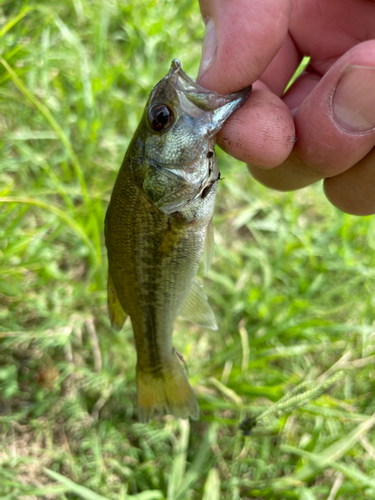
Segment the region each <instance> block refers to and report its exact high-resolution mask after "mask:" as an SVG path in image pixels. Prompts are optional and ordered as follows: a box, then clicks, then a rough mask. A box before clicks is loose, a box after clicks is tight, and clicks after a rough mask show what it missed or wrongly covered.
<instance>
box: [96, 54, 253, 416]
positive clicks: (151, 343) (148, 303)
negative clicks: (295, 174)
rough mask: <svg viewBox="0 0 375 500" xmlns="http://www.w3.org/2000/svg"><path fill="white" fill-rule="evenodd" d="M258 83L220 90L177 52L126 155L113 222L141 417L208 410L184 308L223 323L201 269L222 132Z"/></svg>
mask: <svg viewBox="0 0 375 500" xmlns="http://www.w3.org/2000/svg"><path fill="white" fill-rule="evenodd" d="M249 93H250V88H248V89H245V90H243V91H240V92H237V93H235V94H231V95H226V96H223V95H218V94H217V93H216V92H212V91H208V90H206V89H204V88H203V87H201V86H199V85H198V84H197V83H196V82H195V81H194V80H192V79H191V78H189V77H188V76H187V75H186V74H185V73H184V71H183V70H182V66H181V63H180V62H179V61H178V60H177V59H175V60H174V61H173V62H172V66H171V69H170V71H169V72H168V74H167V76H165V77H164V78H163V79H162V80H161V81H160V82H159V83H158V84H157V85H156V86H155V87H154V88H153V90H152V92H151V94H150V96H149V99H148V101H147V104H146V108H145V111H144V113H143V116H142V119H141V121H140V124H139V126H138V128H137V130H136V132H135V134H134V137H133V139H132V141H131V143H130V145H129V147H128V150H127V152H126V154H125V158H124V161H123V163H122V166H121V169H120V171H119V174H118V177H117V180H116V183H115V186H114V188H113V192H112V197H111V201H110V204H109V207H108V210H107V214H106V220H105V242H106V246H107V249H108V267H109V269H108V306H109V315H110V319H111V323H112V326H113V327H114V328H116V329H121V327H122V325H123V324H124V322H125V320H126V316H127V315H129V316H130V318H131V322H132V326H133V331H134V337H135V343H136V349H137V389H138V415H139V419H140V420H141V421H143V422H144V421H148V420H149V419H150V418H151V417H152V416H153V414H154V412H155V411H157V412H160V413H171V414H173V415H175V416H177V417H184V418H186V417H188V416H190V417H191V418H193V419H198V418H199V407H198V403H197V400H196V397H195V395H194V392H193V390H192V389H191V387H190V385H189V383H188V381H187V378H186V375H185V372H184V369H183V366H182V364H181V362H180V361H181V360H182V359H181V358H182V357H181V356H180V355H178V353H177V352H176V351H175V349H174V348H173V344H172V332H173V324H174V321H175V318H176V316H177V315H180V316H182V317H186V318H187V319H189V320H191V321H193V322H195V323H197V324H199V325H202V326H206V327H208V328H213V329H217V324H216V320H215V316H214V314H213V312H212V310H211V308H210V306H209V304H208V301H207V297H206V296H205V294H204V293H203V291H202V289H201V286H200V284H199V282H198V280H196V278H195V275H196V273H197V270H198V265H199V262H200V260H201V256H202V253H203V250H204V247H205V252H204V264H205V267H206V269H207V268H209V266H210V263H211V259H212V255H213V245H214V242H213V229H212V214H213V210H214V203H215V195H216V187H217V182H218V180H219V178H220V173H219V167H218V163H217V159H216V155H215V142H216V138H215V136H216V134H217V132H218V131H219V130H220V129H221V128H222V126H223V124H224V122H225V120H226V119H227V118H228V117H229V116H230V115H231V114H232V113H233V111H235V110H236V109H237V108H238V107H239V106H240V105H241V104H242V103H243V102H244V100H245V99H246V98H247V96H248V95H249Z"/></svg>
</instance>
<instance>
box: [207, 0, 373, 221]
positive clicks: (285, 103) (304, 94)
mask: <svg viewBox="0 0 375 500" xmlns="http://www.w3.org/2000/svg"><path fill="white" fill-rule="evenodd" d="M199 1H200V7H201V12H202V16H203V19H204V21H205V24H206V35H205V40H204V44H203V53H202V61H201V66H200V70H199V74H198V82H199V83H200V84H201V85H202V86H204V87H206V88H209V89H213V90H216V91H217V92H220V93H222V94H228V93H230V92H235V91H237V90H239V89H241V88H244V87H246V86H248V85H250V84H251V83H253V92H252V94H251V96H250V98H249V99H248V100H247V101H246V103H245V104H244V105H243V106H242V107H241V108H240V109H239V110H238V111H237V112H236V113H235V114H234V115H233V116H232V117H231V118H230V119H229V120H228V122H227V123H226V125H225V127H224V128H223V129H222V131H221V132H220V134H219V137H218V143H219V145H220V146H221V147H222V148H223V149H224V150H225V151H226V152H227V153H229V154H231V155H232V156H234V157H235V158H238V159H240V160H242V161H244V162H246V163H247V164H248V168H249V171H250V173H251V174H252V175H253V177H254V178H255V179H257V180H258V181H260V182H261V183H263V184H265V185H266V186H269V187H271V188H274V189H278V190H281V191H288V190H294V189H299V188H302V187H304V186H307V185H309V184H312V183H314V182H317V181H320V180H321V179H324V191H325V194H326V196H327V198H328V199H329V201H330V202H331V203H332V204H333V205H335V206H336V207H338V208H340V209H341V210H343V211H344V212H347V213H350V214H354V215H370V214H374V213H375V2H374V0H330V1H329V2H322V1H321V0H262V1H261V2H259V0H199ZM304 55H309V56H310V57H311V61H310V65H309V67H308V69H307V71H306V72H304V74H303V75H302V76H301V77H300V78H299V79H298V80H297V81H296V82H295V83H294V85H293V86H292V87H291V88H290V90H288V92H287V93H286V94H285V95H283V91H284V89H285V87H286V85H287V83H288V81H289V80H290V78H291V77H292V75H293V74H294V72H295V70H296V68H297V67H298V65H299V63H300V61H301V59H302V57H303V56H304ZM254 82H255V83H254Z"/></svg>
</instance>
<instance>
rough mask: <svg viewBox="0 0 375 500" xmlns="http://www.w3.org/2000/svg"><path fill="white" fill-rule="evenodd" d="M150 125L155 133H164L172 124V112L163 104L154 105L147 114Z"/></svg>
mask: <svg viewBox="0 0 375 500" xmlns="http://www.w3.org/2000/svg"><path fill="white" fill-rule="evenodd" d="M148 116H149V119H150V125H151V128H152V129H153V130H156V131H157V132H164V131H165V130H167V129H168V128H169V127H170V126H171V125H172V122H173V111H172V110H171V109H170V108H169V107H168V106H166V105H165V104H155V106H152V108H151V109H150V111H149V113H148Z"/></svg>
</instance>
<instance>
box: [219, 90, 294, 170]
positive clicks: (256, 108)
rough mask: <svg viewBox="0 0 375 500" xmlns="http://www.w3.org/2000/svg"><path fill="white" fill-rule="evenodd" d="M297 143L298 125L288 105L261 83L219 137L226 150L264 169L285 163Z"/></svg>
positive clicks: (227, 123) (220, 143)
mask: <svg viewBox="0 0 375 500" xmlns="http://www.w3.org/2000/svg"><path fill="white" fill-rule="evenodd" d="M294 141H295V134H294V123H293V118H292V116H291V114H290V112H289V110H288V108H287V106H286V105H285V104H284V103H283V101H282V100H281V99H280V98H279V97H277V96H276V95H275V94H273V93H272V92H271V91H270V90H268V89H267V87H266V86H265V85H263V84H262V83H260V82H256V84H255V85H254V88H253V91H252V93H251V94H250V97H249V98H248V99H247V101H246V102H245V103H244V104H243V105H242V106H241V107H240V108H239V109H238V110H237V111H236V112H235V113H234V114H233V115H232V116H231V117H230V118H229V120H227V121H226V124H225V127H224V128H223V129H222V130H221V131H220V132H219V135H218V144H219V146H220V147H221V148H223V149H224V151H226V152H227V153H229V154H230V155H232V156H234V157H235V158H237V159H239V160H241V161H244V162H245V163H249V162H250V163H256V164H257V165H260V166H261V167H262V168H272V167H274V166H275V165H279V164H280V163H282V162H283V161H284V160H285V159H286V158H287V157H288V156H289V154H290V152H291V150H292V148H293V145H294Z"/></svg>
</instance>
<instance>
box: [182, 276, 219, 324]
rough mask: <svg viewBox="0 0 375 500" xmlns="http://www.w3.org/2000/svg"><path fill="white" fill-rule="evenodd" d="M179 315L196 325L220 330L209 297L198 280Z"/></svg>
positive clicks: (194, 282) (192, 286) (193, 284)
mask: <svg viewBox="0 0 375 500" xmlns="http://www.w3.org/2000/svg"><path fill="white" fill-rule="evenodd" d="M178 315H179V316H180V317H181V318H184V319H187V320H188V321H191V322H192V323H195V324H196V325H200V326H204V327H206V328H211V330H218V328H219V327H218V326H217V322H216V318H215V314H214V312H213V310H212V309H211V306H210V304H209V303H208V300H207V296H206V294H205V293H204V291H203V290H202V284H201V283H200V281H199V280H198V279H197V278H195V279H194V281H193V283H192V285H191V288H190V290H189V293H188V295H187V297H186V299H185V301H184V303H183V304H182V307H181V309H180V311H179V313H178Z"/></svg>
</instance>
